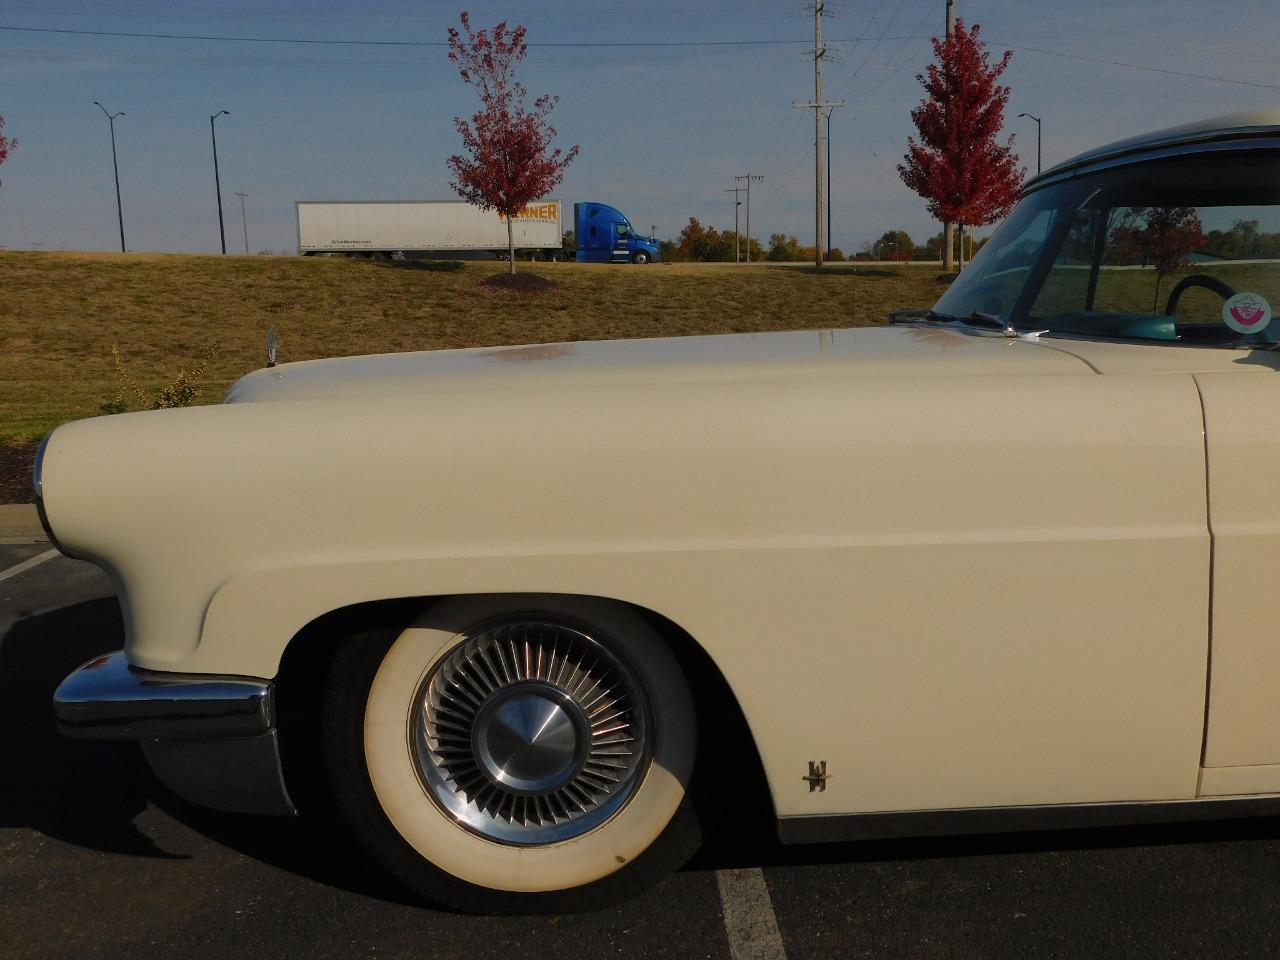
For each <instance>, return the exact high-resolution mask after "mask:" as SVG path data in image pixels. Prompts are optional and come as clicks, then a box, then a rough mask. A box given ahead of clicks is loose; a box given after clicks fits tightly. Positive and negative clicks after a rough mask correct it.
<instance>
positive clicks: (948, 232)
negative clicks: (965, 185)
mask: <svg viewBox="0 0 1280 960" xmlns="http://www.w3.org/2000/svg"><path fill="white" fill-rule="evenodd" d="M955 35H956V0H947V39H948V40H950V39H951V38H952V37H954V36H955ZM950 106H951V105H950V104H948V105H947V108H948V110H950ZM942 235H943V236H942V249H943V250H944V251H945V252H944V253H943V255H942V269H943V270H944V271H945V272H946V273H950V272H951V271H952V270H954V269H955V268H956V254H955V243H956V225H955V224H954V223H952V222H951V221H950V220H945V221H943V224H942Z"/></svg>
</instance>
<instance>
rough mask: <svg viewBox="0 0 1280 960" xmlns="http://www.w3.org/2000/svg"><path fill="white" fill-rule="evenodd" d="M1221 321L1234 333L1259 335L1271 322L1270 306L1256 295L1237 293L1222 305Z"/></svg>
mask: <svg viewBox="0 0 1280 960" xmlns="http://www.w3.org/2000/svg"><path fill="white" fill-rule="evenodd" d="M1222 319H1223V321H1224V322H1225V323H1226V325H1227V326H1228V327H1230V328H1231V329H1232V330H1234V331H1235V332H1236V333H1259V332H1261V331H1262V330H1264V329H1266V326H1267V324H1269V323H1270V322H1271V304H1269V303H1267V301H1266V300H1264V299H1262V297H1260V296H1258V295H1257V294H1256V293H1237V294H1236V295H1235V296H1234V297H1232V298H1231V299H1230V300H1228V301H1227V302H1226V303H1224V304H1223V305H1222Z"/></svg>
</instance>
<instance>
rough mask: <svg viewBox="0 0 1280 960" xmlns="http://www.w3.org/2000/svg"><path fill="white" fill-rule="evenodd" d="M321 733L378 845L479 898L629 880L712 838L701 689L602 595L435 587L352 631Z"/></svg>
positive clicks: (579, 897)
mask: <svg viewBox="0 0 1280 960" xmlns="http://www.w3.org/2000/svg"><path fill="white" fill-rule="evenodd" d="M323 736H324V740H325V752H326V757H327V765H328V768H329V775H330V780H331V783H332V788H333V790H334V793H335V797H336V800H337V803H338V807H339V809H340V810H342V812H343V814H344V816H345V817H346V819H347V820H348V822H349V823H350V825H351V827H352V828H353V830H354V831H355V833H356V835H357V836H358V838H359V839H360V840H361V841H362V842H363V843H364V845H365V846H366V847H367V848H368V849H369V850H370V852H371V853H372V854H373V856H374V857H375V858H376V859H377V860H378V861H379V862H380V863H381V864H382V865H383V866H384V867H385V868H386V869H388V870H389V871H390V872H391V873H392V874H394V875H395V876H396V877H398V878H399V879H400V880H401V881H402V882H403V883H405V884H406V885H407V886H409V887H410V888H412V889H413V890H415V891H417V892H418V893H420V894H422V895H423V896H425V897H427V898H428V899H431V900H434V901H437V902H440V903H443V904H445V905H447V906H450V907H453V908H455V909H461V910H466V911H470V912H492V913H511V912H541V911H552V912H571V911H577V910H583V909H588V908H595V907H599V906H602V905H604V904H607V903H613V902H616V901H618V900H621V899H623V898H625V897H628V896H632V895H634V894H635V893H636V892H638V891H639V890H640V889H642V888H644V887H646V886H648V885H650V884H652V883H654V882H657V881H658V880H660V879H662V878H663V877H665V876H666V875H667V874H668V873H670V872H671V871H673V870H675V869H676V868H678V867H679V866H680V865H681V864H683V863H684V862H685V860H687V859H688V858H689V857H690V856H692V854H693V853H694V851H695V850H696V849H697V848H698V845H699V844H700V842H701V829H700V827H699V823H698V816H697V814H696V812H695V810H694V806H693V804H692V802H691V800H690V798H689V794H688V788H689V784H690V780H691V777H692V774H693V766H694V756H695V753H696V741H697V733H696V721H695V713H694V709H693V703H692V699H691V697H690V694H689V688H688V685H687V683H686V681H685V678H684V675H683V673H682V671H681V669H680V667H679V665H678V663H677V662H676V659H675V657H674V656H673V655H672V654H671V652H670V650H668V649H667V647H666V645H665V643H664V642H663V641H662V639H661V637H659V636H658V634H657V633H656V632H655V631H654V630H653V628H652V627H650V626H649V624H648V623H647V622H646V621H645V620H644V619H643V618H642V617H641V616H639V615H638V614H637V613H635V612H633V611H632V610H630V609H629V608H627V607H623V606H620V605H617V604H614V603H611V602H608V601H604V600H596V599H589V598H568V597H522V596H498V595H489V596H485V597H477V598H458V599H453V600H446V601H442V602H441V603H439V604H437V605H435V606H433V607H431V608H430V609H429V610H428V611H427V612H426V613H424V614H423V615H422V616H421V617H420V618H419V619H418V620H417V621H416V622H415V623H414V624H413V625H411V626H410V627H409V628H408V629H406V630H404V631H403V632H402V633H400V634H399V635H398V636H395V637H388V636H386V635H385V634H384V635H381V636H379V635H374V634H370V635H364V636H361V637H357V638H354V639H352V640H351V641H349V642H347V643H346V644H344V645H342V646H341V647H340V648H339V650H338V652H337V654H336V655H335V657H334V658H333V662H332V665H331V669H330V674H329V682H328V683H327V685H326V691H325V698H324V706H323Z"/></svg>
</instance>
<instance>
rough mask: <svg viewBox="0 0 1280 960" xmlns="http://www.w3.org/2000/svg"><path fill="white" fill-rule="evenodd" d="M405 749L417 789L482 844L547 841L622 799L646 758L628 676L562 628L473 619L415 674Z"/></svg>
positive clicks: (645, 720) (578, 831) (578, 828)
mask: <svg viewBox="0 0 1280 960" xmlns="http://www.w3.org/2000/svg"><path fill="white" fill-rule="evenodd" d="M415 703H416V708H415V712H414V716H413V718H412V724H411V726H412V729H411V734H412V736H411V741H412V748H413V749H412V752H413V758H414V760H415V763H416V766H417V769H418V773H419V777H420V779H421V781H422V783H423V786H424V788H425V790H426V792H427V794H428V795H429V796H430V797H431V799H432V800H433V801H434V802H435V803H437V804H438V805H439V806H441V807H442V808H443V809H444V810H445V811H446V812H447V813H448V814H449V815H450V816H452V817H453V818H454V819H455V820H457V821H458V822H459V823H460V824H461V825H462V826H464V827H465V828H467V829H468V830H471V831H472V832H473V833H477V834H479V835H480V836H482V837H484V838H485V839H488V840H494V841H497V842H501V843H510V844H518V845H526V846H528V845H538V844H547V843H557V842H560V841H563V840H567V839H570V838H572V837H576V836H580V835H582V834H584V833H586V832H587V831H589V830H592V829H594V828H595V827H597V826H599V825H600V824H601V823H604V822H605V821H606V820H607V819H609V818H610V817H612V816H613V815H614V814H615V813H617V811H618V810H620V809H621V808H622V807H623V806H624V805H625V804H626V802H627V800H628V799H629V798H630V797H631V794H632V793H633V792H634V790H635V787H636V786H637V785H638V783H639V781H640V779H641V776H642V773H643V770H644V769H645V767H646V766H647V763H648V749H649V740H650V735H649V730H650V729H651V727H652V722H651V720H650V718H649V714H650V709H649V706H648V700H647V698H646V697H645V696H644V694H643V691H642V688H641V686H640V681H639V679H638V677H637V676H636V674H635V673H634V671H633V670H632V669H631V668H630V666H629V665H627V664H626V663H625V662H624V661H623V660H622V659H621V658H620V657H618V656H616V655H614V654H613V653H611V652H610V651H609V650H608V649H607V648H606V647H605V646H604V645H602V644H601V643H600V642H599V641H598V640H597V639H596V638H594V637H591V636H588V635H587V634H586V633H584V632H583V631H581V630H578V629H576V628H574V627H571V626H568V625H565V624H559V623H549V622H540V621H531V620H507V621H504V622H501V623H497V624H488V625H482V626H481V627H479V628H477V630H475V631H474V632H471V633H468V634H466V635H464V636H463V637H461V638H460V641H459V642H458V643H457V644H456V645H455V646H454V647H453V649H452V650H451V651H450V653H449V654H448V655H447V656H445V657H444V658H443V659H442V660H440V661H439V663H437V664H436V666H435V667H434V668H433V669H432V670H431V672H430V673H429V674H428V675H427V677H426V678H425V680H424V681H423V683H422V685H421V687H420V688H419V692H418V695H417V698H416V700H415Z"/></svg>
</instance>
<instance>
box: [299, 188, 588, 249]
mask: <svg viewBox="0 0 1280 960" xmlns="http://www.w3.org/2000/svg"><path fill="white" fill-rule="evenodd" d="M562 206H563V205H562V204H561V203H560V201H559V200H537V201H535V202H533V203H530V204H527V205H526V206H525V208H524V210H522V211H521V212H520V215H519V216H516V217H513V218H512V222H511V226H512V233H513V236H514V239H515V246H516V256H517V257H520V258H521V259H529V260H561V259H564V258H565V257H566V256H569V255H571V253H568V254H567V253H566V251H565V249H564V241H563V231H562V229H561V223H560V219H561V209H562ZM294 208H295V210H296V212H297V219H298V253H299V254H300V255H302V256H317V255H328V256H334V255H338V256H353V257H371V258H375V259H378V258H383V257H397V258H399V257H409V258H413V257H424V256H431V255H440V254H447V255H457V254H469V255H475V254H489V255H492V256H495V257H499V258H502V259H505V258H506V256H507V221H506V219H505V218H504V217H503V216H502V215H501V214H499V213H497V212H496V211H494V210H481V209H480V208H479V207H476V206H472V205H471V204H469V203H463V202H461V201H443V202H437V203H433V202H427V201H391V200H372V201H363V200H357V201H345V200H298V201H296V202H295V203H294Z"/></svg>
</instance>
